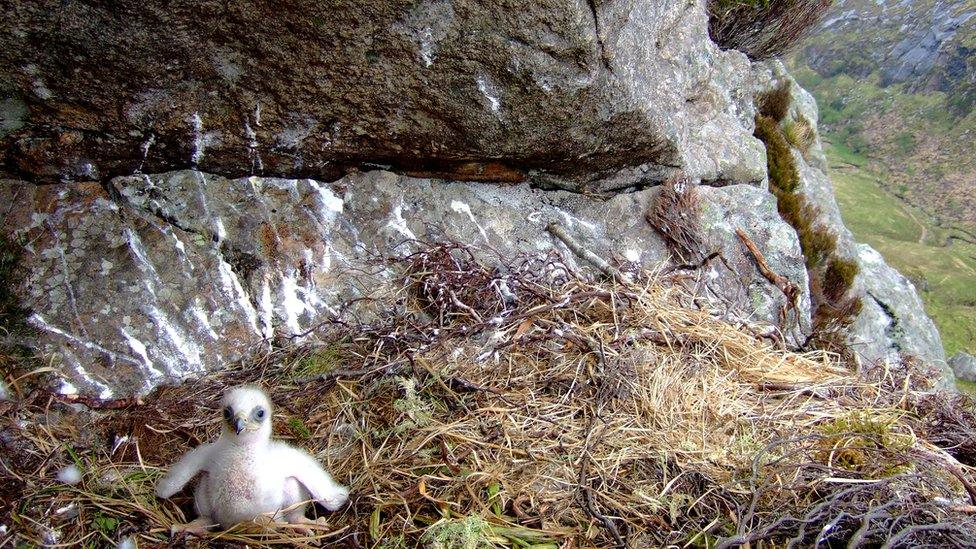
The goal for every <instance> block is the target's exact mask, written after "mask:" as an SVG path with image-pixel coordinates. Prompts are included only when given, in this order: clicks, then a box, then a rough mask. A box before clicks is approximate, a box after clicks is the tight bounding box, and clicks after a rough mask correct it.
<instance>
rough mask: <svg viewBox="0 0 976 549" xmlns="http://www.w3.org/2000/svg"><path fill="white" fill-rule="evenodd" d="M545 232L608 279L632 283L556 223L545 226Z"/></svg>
mask: <svg viewBox="0 0 976 549" xmlns="http://www.w3.org/2000/svg"><path fill="white" fill-rule="evenodd" d="M546 230H547V231H549V234H551V235H553V236H555V237H556V238H558V239H559V240H561V241H562V243H563V244H565V245H566V247H567V248H569V250H570V251H571V252H573V253H574V254H576V255H578V256H579V257H581V258H583V259H585V260H587V261H589V262H590V263H592V264H593V265H594V266H595V267H596V268H597V269H600V270H601V271H603V273H604V274H606V275H607V276H609V277H610V278H612V279H614V280H616V281H617V282H621V283H624V284H630V283H631V282H632V280H631V277H630V276H629V275H626V274H624V273H622V272H620V269H617V268H616V267H614V266H613V265H611V264H609V263H607V260H605V259H603V258H602V257H600V256H598V255H596V254H595V253H593V252H591V251H590V250H587V249H586V248H584V247H583V245H582V244H580V243H579V241H578V240H576V239H575V238H573V237H572V236H570V234H569V233H567V232H566V229H564V228H562V226H560V225H559V224H558V223H550V224H548V225H546Z"/></svg>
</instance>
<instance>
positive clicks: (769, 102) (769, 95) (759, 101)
mask: <svg viewBox="0 0 976 549" xmlns="http://www.w3.org/2000/svg"><path fill="white" fill-rule="evenodd" d="M791 99H792V98H791V95H790V83H789V81H784V82H783V83H782V84H780V85H779V86H776V87H775V88H773V89H771V90H769V91H765V92H763V93H761V94H759V95H758V96H757V97H756V107H757V108H758V109H759V114H761V115H763V116H766V117H768V118H772V119H773V120H775V121H776V122H782V121H783V120H785V119H786V115H787V113H789V111H790V100H791Z"/></svg>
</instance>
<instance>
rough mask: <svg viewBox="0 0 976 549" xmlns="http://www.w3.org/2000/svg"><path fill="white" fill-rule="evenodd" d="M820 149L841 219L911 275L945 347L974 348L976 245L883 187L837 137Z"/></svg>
mask: <svg viewBox="0 0 976 549" xmlns="http://www.w3.org/2000/svg"><path fill="white" fill-rule="evenodd" d="M825 150H826V152H827V158H828V160H829V161H830V165H831V178H832V180H833V182H834V190H835V192H836V194H837V202H838V204H839V205H840V209H841V213H842V215H843V217H844V223H845V224H846V225H847V226H848V228H850V230H851V231H852V232H853V233H854V235H855V237H856V238H857V239H858V240H859V241H861V242H865V243H867V244H870V245H871V246H873V247H875V248H876V249H877V250H878V251H879V252H881V254H882V255H883V256H884V257H885V259H886V260H887V261H888V263H890V264H891V265H892V266H894V267H895V268H896V269H898V270H899V271H901V272H902V273H903V274H905V276H907V277H909V278H910V279H912V281H913V282H914V283H915V286H916V287H917V288H918V290H919V292H920V294H921V296H922V299H923V300H924V301H925V308H926V311H927V312H928V314H929V315H930V316H931V317H932V319H933V320H934V321H935V323H936V325H938V327H939V331H940V332H941V333H942V341H943V344H944V345H945V348H946V352H947V353H949V354H950V355H951V354H953V353H955V352H957V351H960V350H966V351H968V352H970V353H974V352H976V245H974V244H971V243H968V242H964V241H961V240H958V239H955V238H950V237H953V236H963V237H965V235H964V234H963V233H959V232H958V231H953V230H947V229H945V228H942V227H939V226H937V225H936V224H935V223H934V222H933V220H932V218H931V217H929V216H928V215H926V214H925V213H924V212H923V211H921V210H920V209H917V208H914V207H910V206H908V205H907V204H906V203H905V202H904V201H903V200H901V199H899V198H898V197H897V196H895V195H893V194H892V193H891V192H889V191H888V190H886V189H885V185H884V182H885V181H886V180H888V179H890V178H889V176H888V175H887V174H884V173H879V171H877V170H875V169H872V167H871V165H872V163H871V162H870V161H869V160H868V159H867V158H865V157H864V156H862V155H860V154H858V153H857V152H855V151H853V150H851V149H850V148H849V147H847V146H844V145H842V144H838V143H834V144H825ZM947 242H948V243H949V244H948V245H947Z"/></svg>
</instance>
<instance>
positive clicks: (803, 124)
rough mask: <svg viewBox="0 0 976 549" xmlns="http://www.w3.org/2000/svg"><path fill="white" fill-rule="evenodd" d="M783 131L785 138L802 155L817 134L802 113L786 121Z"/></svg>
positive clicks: (808, 148)
mask: <svg viewBox="0 0 976 549" xmlns="http://www.w3.org/2000/svg"><path fill="white" fill-rule="evenodd" d="M783 133H784V134H785V135H786V140H787V141H789V143H790V144H791V145H793V146H794V147H796V148H797V149H798V150H799V151H800V152H801V153H803V154H804V155H805V154H806V153H807V152H809V150H810V147H812V146H813V142H814V140H815V139H816V136H817V134H816V132H815V131H814V129H813V123H812V122H810V120H809V119H807V117H805V116H803V115H802V114H801V115H798V116H797V117H796V118H795V119H793V120H790V121H789V122H787V123H786V126H785V127H784V128H783Z"/></svg>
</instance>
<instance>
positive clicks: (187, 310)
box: [0, 171, 810, 396]
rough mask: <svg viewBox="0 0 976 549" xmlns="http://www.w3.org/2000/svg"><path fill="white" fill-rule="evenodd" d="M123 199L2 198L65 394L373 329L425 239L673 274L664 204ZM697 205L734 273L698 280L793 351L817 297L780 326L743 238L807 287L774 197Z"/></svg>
mask: <svg viewBox="0 0 976 549" xmlns="http://www.w3.org/2000/svg"><path fill="white" fill-rule="evenodd" d="M109 190H110V191H112V192H111V193H109V192H106V190H105V189H103V188H102V187H101V186H99V185H97V184H75V185H51V186H36V185H32V184H29V183H15V182H6V183H5V184H4V185H3V186H0V200H3V201H4V202H6V203H16V204H18V205H19V206H18V207H17V208H15V210H14V211H13V212H12V214H11V215H10V216H8V218H7V221H6V223H7V229H8V230H9V229H10V228H18V230H20V231H21V232H22V234H24V235H25V236H26V239H27V241H28V242H30V245H29V249H28V254H27V259H26V271H27V272H28V273H29V276H28V278H27V280H26V281H24V296H25V298H26V304H27V305H28V306H30V307H31V309H32V310H33V314H32V316H31V317H30V319H29V321H30V323H31V324H32V325H33V326H34V327H35V328H37V330H38V336H37V338H36V340H35V344H36V345H38V346H39V347H40V348H41V349H42V350H43V351H44V352H46V353H47V354H48V355H51V356H55V357H58V358H59V359H60V360H61V361H62V363H63V364H62V365H63V368H64V369H63V372H64V375H65V378H66V382H65V385H64V386H63V387H62V390H63V391H67V392H72V391H75V390H79V391H85V392H89V393H96V394H100V395H102V396H109V395H118V394H127V393H131V392H141V391H146V390H148V389H149V388H150V387H152V386H153V385H155V384H158V383H161V382H166V381H173V380H177V379H180V378H183V377H185V376H188V375H194V374H199V373H202V372H204V371H207V370H212V369H215V368H219V367H221V366H224V365H226V364H229V363H232V362H233V361H235V360H237V359H238V358H240V357H242V356H243V355H244V354H246V353H247V352H248V351H250V350H253V349H254V347H255V346H260V345H267V344H268V342H269V341H270V340H271V339H272V338H275V337H282V336H287V337H292V336H296V335H299V336H300V335H302V334H304V333H305V332H306V331H307V330H309V329H310V328H313V327H314V326H316V325H317V324H319V323H321V322H322V321H323V320H325V319H330V318H346V316H347V315H359V316H362V315H368V314H369V313H370V309H369V306H370V305H369V304H370V301H369V300H363V299H360V298H364V297H372V298H382V297H383V296H384V295H386V294H384V291H386V290H389V289H392V288H391V287H390V283H391V281H393V280H394V279H396V278H398V276H400V275H401V274H402V273H397V272H395V271H393V270H390V269H388V268H387V267H384V265H388V263H387V262H384V261H383V260H384V258H389V257H391V256H394V255H405V254H408V253H410V252H411V251H414V250H416V249H417V247H418V246H419V242H420V241H424V242H444V241H454V242H465V243H469V244H471V245H472V246H473V247H474V248H475V249H476V251H478V252H479V253H480V254H481V255H482V257H483V259H485V260H486V261H488V260H494V261H497V259H498V258H499V257H503V258H514V257H515V256H516V255H518V254H529V255H540V254H541V255H544V254H547V253H550V252H552V253H556V254H557V257H560V258H561V260H562V261H563V262H565V263H566V264H567V265H568V266H569V267H570V268H574V269H583V270H587V269H590V270H592V269H591V266H589V265H588V264H586V263H585V262H582V261H581V260H578V259H577V258H576V256H575V255H574V254H573V253H571V252H570V251H569V250H568V249H566V247H565V245H564V244H562V243H561V242H560V241H559V240H557V239H554V238H553V237H552V236H551V235H550V234H549V233H548V232H547V231H546V226H547V225H548V224H549V223H558V224H559V225H560V226H562V227H563V228H564V229H565V230H566V232H568V233H569V234H571V235H573V237H574V238H575V239H576V240H578V241H579V242H580V243H581V244H582V245H583V246H585V247H586V248H587V249H589V250H591V251H593V252H595V253H597V254H598V255H600V256H602V257H606V258H608V259H611V260H614V261H616V262H619V264H620V265H621V266H622V267H623V268H653V267H657V266H660V265H662V264H665V263H666V262H667V261H668V259H669V252H668V250H667V248H666V246H665V244H664V242H663V241H662V240H661V238H660V237H659V236H658V234H657V233H656V232H655V230H654V229H653V228H652V227H651V226H650V225H649V224H648V222H647V221H646V220H645V219H644V214H645V212H646V210H647V208H648V205H649V203H650V202H651V201H652V200H654V197H655V196H656V195H657V194H658V193H659V192H661V190H660V188H654V189H648V190H645V191H641V192H635V193H629V194H619V195H616V196H613V197H612V198H609V199H600V198H595V197H584V196H581V195H578V194H574V193H569V192H563V191H541V190H537V189H532V188H530V187H528V186H527V185H517V186H509V187H499V186H494V185H484V184H478V183H457V182H446V181H438V180H428V179H413V178H409V177H403V176H398V175H396V174H393V173H390V172H384V171H374V172H368V173H362V174H355V175H350V176H347V177H345V178H343V179H340V180H338V181H335V182H333V183H324V182H318V181H314V180H310V179H304V180H294V179H269V178H257V177H252V178H244V179H236V180H231V179H225V178H223V177H218V176H212V175H208V174H205V173H202V172H197V171H181V172H173V173H169V174H164V175H159V176H132V177H124V178H118V179H115V180H113V181H112V182H111V185H110V186H109ZM688 192H696V194H697V195H698V198H699V203H700V210H699V211H700V217H701V226H702V227H703V230H702V234H701V237H702V241H703V242H706V243H709V244H708V245H709V247H710V249H714V250H716V251H719V252H720V253H721V254H722V257H723V258H724V259H725V261H724V262H722V261H713V262H710V263H708V264H707V265H706V266H705V267H704V268H702V269H701V270H700V271H697V276H696V277H695V279H696V280H697V281H698V282H697V283H696V285H699V286H700V289H701V294H702V296H703V297H706V298H707V297H709V296H711V297H712V298H713V304H714V306H715V307H717V308H721V311H727V312H728V314H729V318H730V319H733V318H740V319H749V320H751V321H754V322H765V323H767V324H768V325H770V326H776V327H779V328H780V329H781V330H783V331H784V332H787V333H790V334H792V339H791V341H792V342H793V343H794V344H795V343H796V341H797V339H800V337H801V332H802V330H807V329H809V314H810V312H809V300H808V298H807V297H806V296H805V295H801V298H800V300H799V303H798V305H799V307H798V311H796V312H795V313H793V314H791V315H790V316H789V317H788V318H783V317H781V310H782V309H783V308H784V307H785V305H786V299H785V297H784V296H783V294H782V292H781V291H780V290H779V289H778V288H776V287H775V286H773V285H772V284H770V283H769V282H768V281H767V280H766V279H764V278H763V277H762V276H761V274H760V273H759V272H758V270H757V269H756V267H755V264H754V262H753V258H752V256H750V255H748V252H747V251H746V250H745V248H744V247H742V245H741V244H740V243H739V241H738V239H737V238H736V237H735V236H734V233H735V230H736V229H742V230H744V231H745V232H746V233H747V234H749V235H750V237H751V238H752V239H753V240H754V241H755V242H756V244H757V246H759V248H760V249H762V250H763V251H764V254H765V258H766V260H767V261H768V262H769V265H770V266H771V268H773V269H774V270H776V271H777V272H778V273H780V274H782V275H783V276H786V277H788V278H789V279H791V280H793V281H795V282H796V283H797V284H798V285H800V286H801V287H805V286H806V273H805V271H804V269H803V265H802V263H803V262H802V256H801V252H800V248H799V244H798V242H797V239H796V235H795V233H794V232H793V231H792V229H791V228H790V227H789V226H788V225H786V224H785V223H783V222H782V221H780V220H779V218H778V216H777V214H776V207H775V201H774V200H773V198H772V196H770V195H769V194H768V193H766V192H765V191H763V190H762V189H759V188H756V187H752V186H746V185H734V186H728V187H722V188H710V187H698V188H694V189H692V190H691V191H688ZM116 193H117V194H116ZM113 197H114V198H113ZM715 296H722V297H721V299H719V300H714V297H715Z"/></svg>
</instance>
